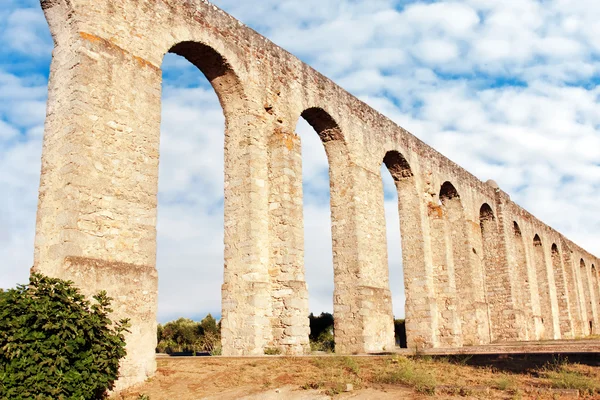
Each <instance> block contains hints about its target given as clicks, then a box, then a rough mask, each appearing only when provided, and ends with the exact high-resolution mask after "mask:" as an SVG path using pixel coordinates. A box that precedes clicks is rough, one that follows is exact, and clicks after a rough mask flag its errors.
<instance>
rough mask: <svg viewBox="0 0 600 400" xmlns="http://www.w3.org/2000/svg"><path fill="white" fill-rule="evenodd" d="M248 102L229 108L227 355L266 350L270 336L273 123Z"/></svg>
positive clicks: (224, 297)
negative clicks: (270, 153)
mask: <svg viewBox="0 0 600 400" xmlns="http://www.w3.org/2000/svg"><path fill="white" fill-rule="evenodd" d="M260 111H261V110H254V109H252V106H251V104H250V103H248V104H245V105H241V106H239V107H237V108H235V109H229V110H226V112H225V115H226V121H227V122H226V132H225V202H224V212H225V253H224V256H225V268H224V281H223V287H222V308H223V316H222V318H223V319H222V322H221V337H222V345H223V355H228V356H242V355H262V354H264V348H265V347H266V346H267V345H268V344H269V343H271V341H272V330H271V324H270V321H271V320H270V318H271V316H272V308H271V282H270V277H269V243H270V237H269V222H270V221H269V201H268V200H269V186H268V180H269V168H268V166H269V157H268V146H267V137H268V136H269V132H270V130H271V126H270V125H269V124H268V123H266V122H265V120H264V118H263V116H262V115H261V114H260Z"/></svg>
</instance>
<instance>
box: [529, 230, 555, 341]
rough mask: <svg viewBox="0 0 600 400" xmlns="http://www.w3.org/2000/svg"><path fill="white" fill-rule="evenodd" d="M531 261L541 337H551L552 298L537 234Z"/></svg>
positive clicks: (552, 332) (552, 327) (542, 251)
mask: <svg viewBox="0 0 600 400" xmlns="http://www.w3.org/2000/svg"><path fill="white" fill-rule="evenodd" d="M533 262H534V265H535V271H536V278H537V294H538V297H539V302H540V321H541V323H542V326H543V333H542V335H541V338H543V339H553V337H554V325H553V322H552V321H553V319H552V300H551V296H550V286H549V280H548V266H547V265H546V255H545V253H544V246H543V244H542V240H541V239H540V236H539V235H538V234H536V235H535V236H534V238H533Z"/></svg>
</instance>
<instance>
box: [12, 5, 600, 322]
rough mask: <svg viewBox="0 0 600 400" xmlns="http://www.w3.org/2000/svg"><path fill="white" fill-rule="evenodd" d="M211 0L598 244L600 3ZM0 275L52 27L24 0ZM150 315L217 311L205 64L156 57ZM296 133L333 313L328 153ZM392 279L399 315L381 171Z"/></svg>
mask: <svg viewBox="0 0 600 400" xmlns="http://www.w3.org/2000/svg"><path fill="white" fill-rule="evenodd" d="M214 4H216V5H217V6H219V7H221V8H223V9H224V10H225V11H227V12H229V13H231V14H232V15H233V16H235V17H236V18H238V19H239V20H241V21H242V22H244V23H245V24H247V25H249V26H250V27H252V28H254V29H256V30H257V31H259V32H260V33H261V34H263V35H265V36H266V37H268V38H269V39H271V40H272V41H274V42H275V43H277V44H279V45H280V46H282V47H284V48H285V49H287V50H288V51H290V52H292V53H293V54H295V55H297V56H298V57H299V58H301V59H302V60H303V61H305V62H307V63H309V64H310V65H312V66H313V67H315V68H316V69H317V70H319V71H320V72H322V73H323V74H325V75H326V76H328V77H330V78H332V79H333V80H334V81H336V82H337V83H338V84H340V85H341V86H342V87H344V88H345V89H347V90H349V91H350V92H351V93H353V94H354V95H356V96H357V97H359V98H360V99H361V100H363V101H365V102H367V103H368V104H370V105H371V106H372V107H374V108H375V109H377V110H378V111H380V112H382V113H383V114H385V115H387V116H388V117H390V118H391V119H393V120H394V121H396V122H397V123H398V124H399V125H401V126H403V127H404V128H406V129H408V130H409V131H411V132H412V133H413V134H415V135H416V136H417V137H419V138H421V139H422V140H424V141H425V142H427V143H428V144H430V145H432V146H433V147H435V148H436V149H437V150H439V151H440V152H442V153H443V154H445V155H446V156H447V157H449V158H450V159H452V160H453V161H456V162H458V163H459V164H460V165H461V166H463V167H465V168H466V169H468V170H469V171H470V172H472V173H474V174H475V175H476V176H477V177H479V178H480V179H482V180H487V179H494V180H495V181H496V182H498V183H499V185H500V187H501V188H502V189H503V190H505V191H507V192H508V193H509V194H510V195H511V196H512V198H513V199H514V200H515V201H517V202H518V203H519V204H521V205H522V206H524V207H525V208H527V209H528V210H529V211H531V212H532V213H533V214H535V215H536V216H537V217H539V218H540V219H542V220H543V221H545V222H546V223H548V224H550V225H551V226H553V227H555V228H556V229H558V230H560V231H561V232H563V233H564V234H566V235H567V236H568V237H569V238H571V239H573V240H575V241H576V242H578V243H579V244H581V245H582V246H583V247H585V248H587V249H589V250H590V251H592V252H594V253H595V254H600V213H599V212H598V211H600V207H599V206H598V199H599V197H600V196H599V194H600V102H599V97H600V89H599V87H598V83H600V62H599V59H600V39H598V38H600V25H598V24H597V21H598V20H600V3H599V4H598V5H596V4H595V3H594V2H576V1H565V0H556V1H534V0H506V1H502V2H499V1H497V0H464V1H437V2H432V1H428V2H413V1H392V0H377V1H371V0H369V1H367V0H364V1H358V0H354V1H348V0H346V1H342V0H318V1H317V0H305V1H302V2H299V1H293V0H278V1H276V0H263V1H238V0H220V1H215V2H214ZM0 36H1V38H2V43H3V46H2V47H0V193H2V196H0V259H2V260H3V262H2V264H0V287H11V286H14V285H15V284H16V283H21V282H25V281H26V280H27V274H28V270H29V267H30V266H31V264H32V258H33V257H32V252H33V237H34V229H35V210H36V203H37V189H38V183H39V169H40V154H41V139H42V136H43V122H44V113H45V99H46V92H47V91H46V84H47V75H48V70H49V64H50V59H51V50H52V40H51V38H50V35H49V32H48V28H47V26H46V23H45V19H44V16H43V13H42V11H41V9H40V7H39V3H38V1H35V0H27V1H25V0H3V7H2V9H0ZM163 73H164V86H163V122H162V136H161V166H160V182H159V189H160V194H159V221H158V234H159V239H158V240H159V249H158V269H159V276H160V299H159V320H161V321H165V320H168V319H170V318H175V317H178V316H180V315H183V316H189V317H199V316H202V315H203V314H205V313H206V312H213V313H217V314H218V313H219V309H220V285H221V281H222V258H223V254H222V251H223V244H222V231H223V222H222V219H223V216H222V197H223V195H222V192H223V150H222V146H223V116H222V113H221V109H220V106H219V104H218V101H217V98H216V95H215V94H214V92H213V91H212V89H211V88H210V86H208V85H207V82H206V80H205V79H204V77H203V76H202V74H201V73H199V72H198V71H196V70H195V69H194V67H192V66H191V65H190V64H188V63H187V62H186V61H185V60H182V59H180V58H178V57H177V56H173V55H168V56H167V57H166V59H165V63H164V66H163ZM297 130H298V132H299V133H300V135H301V138H302V143H303V167H304V171H303V175H304V180H305V192H306V204H305V225H306V226H305V232H306V268H307V279H308V284H309V293H310V302H311V311H314V312H321V311H331V308H332V305H331V304H332V300H331V297H332V292H333V273H332V267H331V242H330V240H331V239H330V233H329V211H328V181H327V161H326V158H325V153H324V150H323V148H322V145H321V144H320V143H319V140H318V138H317V136H316V135H315V134H314V132H312V131H311V129H310V127H308V126H307V125H306V123H304V122H303V121H300V122H299V124H298V129H297ZM383 175H384V177H385V178H386V179H385V180H384V183H385V185H386V188H387V190H386V213H387V215H388V224H387V225H388V226H387V228H388V242H389V243H388V248H389V252H390V274H391V282H392V292H393V294H394V310H395V313H396V315H398V316H401V315H403V307H402V303H403V293H402V292H403V291H402V270H401V261H400V257H401V255H400V250H399V248H400V237H399V236H400V235H399V232H398V223H397V219H398V216H397V212H396V205H395V197H394V192H393V190H392V186H391V182H390V179H389V177H388V176H387V175H386V174H383Z"/></svg>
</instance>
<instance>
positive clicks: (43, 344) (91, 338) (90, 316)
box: [0, 274, 128, 400]
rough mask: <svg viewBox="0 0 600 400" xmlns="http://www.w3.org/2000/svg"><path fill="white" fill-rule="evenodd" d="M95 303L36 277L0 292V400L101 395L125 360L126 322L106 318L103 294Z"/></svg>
mask: <svg viewBox="0 0 600 400" xmlns="http://www.w3.org/2000/svg"><path fill="white" fill-rule="evenodd" d="M94 299H95V302H94V303H93V304H92V303H90V302H89V301H88V300H86V298H85V297H84V296H83V295H82V294H81V293H80V292H79V290H78V289H77V288H75V287H74V286H73V283H72V282H65V281H62V280H60V279H54V278H48V277H45V276H42V275H38V274H32V275H31V278H30V280H29V284H28V285H19V286H18V287H17V288H16V289H10V290H8V291H6V292H2V293H0V398H2V399H15V400H18V399H77V400H80V399H102V398H105V397H106V392H107V390H110V389H112V388H113V383H114V381H115V380H116V379H117V377H118V371H119V360H120V359H121V358H122V357H124V356H125V339H124V336H123V334H124V332H126V331H127V325H128V321H127V320H121V321H119V322H117V323H114V324H113V322H112V321H111V320H110V319H109V318H108V314H109V313H110V312H112V309H111V308H110V301H111V299H110V298H109V297H108V296H107V295H106V292H100V293H99V294H97V295H96V296H94Z"/></svg>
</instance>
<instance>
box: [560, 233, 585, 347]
mask: <svg viewBox="0 0 600 400" xmlns="http://www.w3.org/2000/svg"><path fill="white" fill-rule="evenodd" d="M561 249H562V263H563V266H564V270H565V277H566V282H567V289H568V293H569V296H568V297H569V308H570V315H571V325H572V327H573V337H579V336H582V334H583V321H582V319H581V304H580V301H579V291H578V290H577V274H576V272H575V266H574V263H573V257H572V253H571V250H570V249H569V248H568V247H567V246H566V245H565V244H564V242H563V244H562V246H561Z"/></svg>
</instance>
